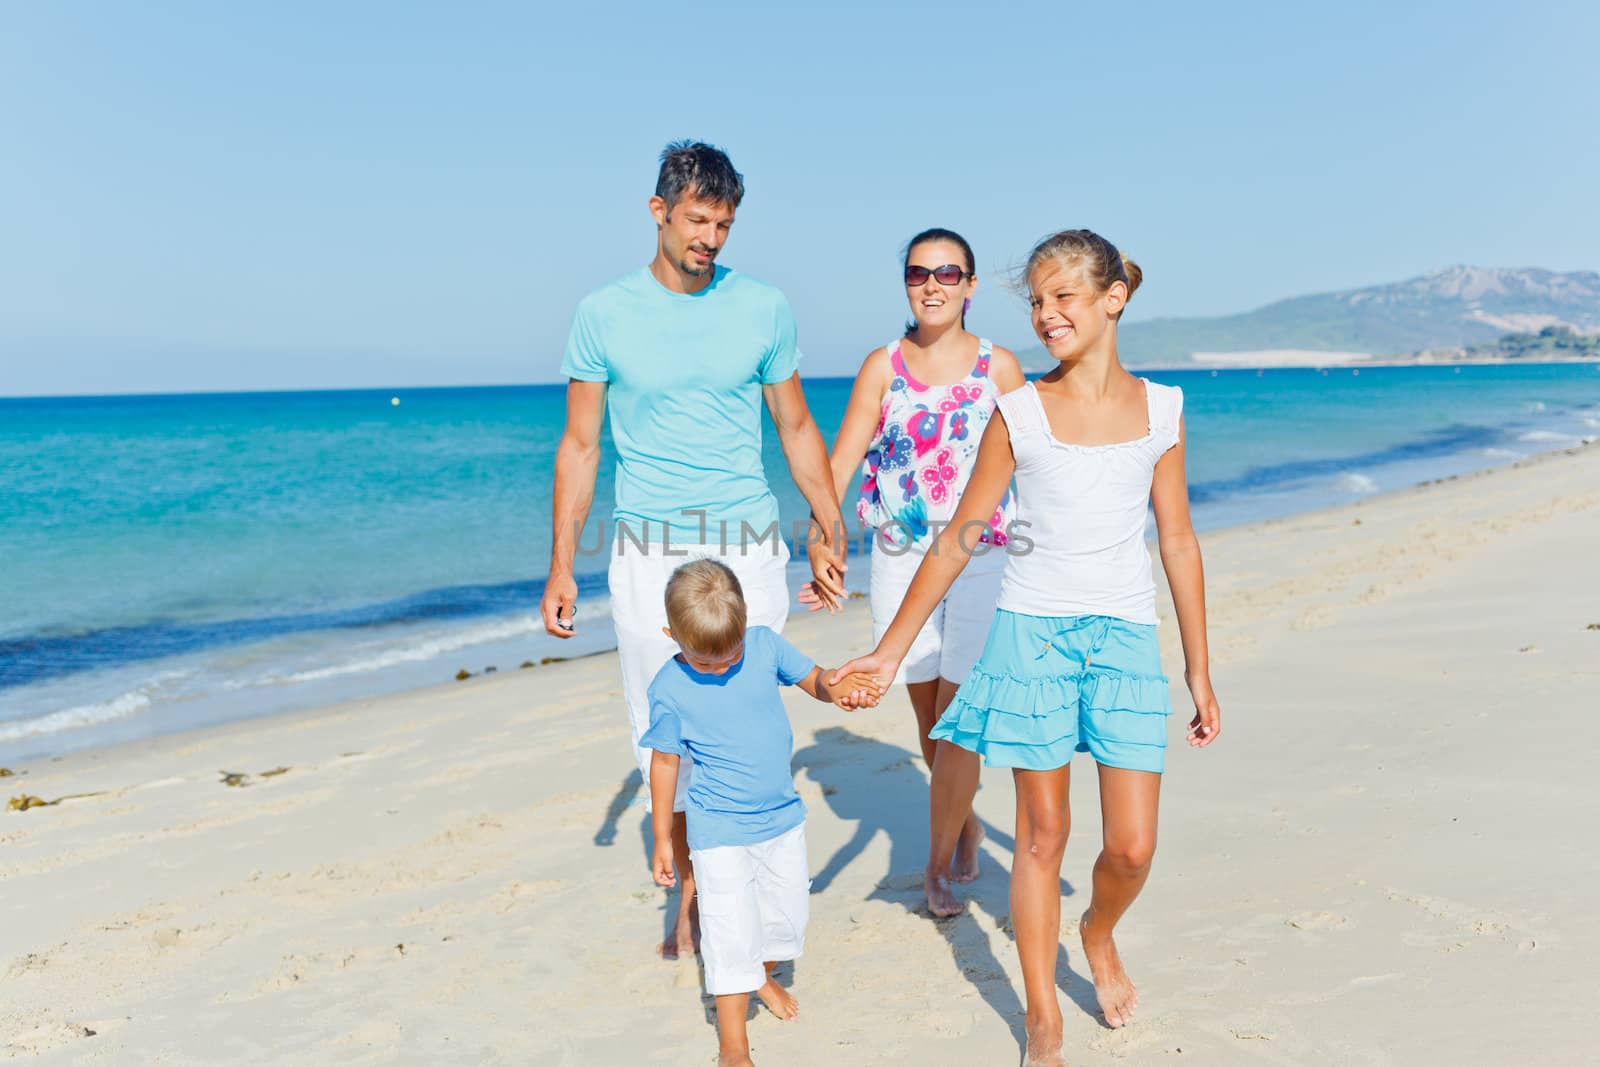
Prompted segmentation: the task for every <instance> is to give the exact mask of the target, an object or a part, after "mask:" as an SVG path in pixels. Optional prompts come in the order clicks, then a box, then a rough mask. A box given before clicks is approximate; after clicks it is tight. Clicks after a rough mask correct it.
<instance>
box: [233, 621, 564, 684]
mask: <svg viewBox="0 0 1600 1067" xmlns="http://www.w3.org/2000/svg"><path fill="white" fill-rule="evenodd" d="M543 632H544V621H543V619H541V618H540V617H539V616H537V615H526V616H523V617H522V618H519V619H513V620H510V621H508V622H501V623H494V624H490V625H487V626H473V627H470V628H468V629H466V630H464V631H461V632H458V633H452V634H446V635H441V636H437V637H433V638H430V639H428V640H425V641H421V642H420V643H418V644H406V645H400V646H398V647H395V648H390V649H387V650H386V651H383V652H380V653H378V654H377V655H375V656H368V657H366V658H364V659H354V660H350V661H348V662H345V663H335V664H331V665H329V666H327V667H318V668H316V669H314V670H305V671H296V672H295V673H293V674H291V675H288V676H287V677H284V678H281V679H276V678H274V679H264V680H263V683H265V682H275V681H281V682H284V683H289V684H293V683H297V682H319V681H322V680H323V679H325V678H337V677H340V676H341V675H346V674H366V673H368V672H370V671H381V670H384V669H385V668H388V667H398V666H399V665H400V664H402V663H420V662H422V661H423V660H429V659H433V658H434V657H435V656H442V655H444V654H445V653H446V652H455V651H458V650H459V649H463V648H470V647H472V646H473V645H481V644H483V643H484V642H486V641H502V640H505V639H506V638H508V637H521V636H522V635H524V634H531V633H543Z"/></svg>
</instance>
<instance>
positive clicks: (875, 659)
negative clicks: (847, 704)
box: [827, 649, 900, 711]
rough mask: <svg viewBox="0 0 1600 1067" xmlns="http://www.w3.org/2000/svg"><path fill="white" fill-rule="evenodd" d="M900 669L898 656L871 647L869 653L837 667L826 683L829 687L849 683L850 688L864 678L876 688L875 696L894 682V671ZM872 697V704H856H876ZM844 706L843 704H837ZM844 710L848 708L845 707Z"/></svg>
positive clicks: (880, 694) (879, 694) (881, 693)
mask: <svg viewBox="0 0 1600 1067" xmlns="http://www.w3.org/2000/svg"><path fill="white" fill-rule="evenodd" d="M899 669H900V657H899V656H895V655H890V654H889V653H886V652H881V651H879V650H878V649H873V650H872V652H871V654H869V655H866V656H862V657H860V658H859V659H853V660H851V661H850V662H849V663H846V664H845V665H844V666H843V667H840V668H838V669H837V670H835V671H834V672H833V673H832V674H830V675H828V677H827V683H828V687H829V688H830V689H832V688H835V687H840V686H843V685H844V684H845V683H849V684H850V688H852V689H854V688H856V686H857V681H856V680H857V679H864V680H866V681H867V682H869V683H871V685H872V686H873V687H874V688H875V689H876V692H877V696H879V697H881V696H882V695H883V693H884V691H885V690H886V689H888V688H889V686H890V685H891V684H893V682H894V676H895V672H897V671H898V670H899ZM877 702H878V701H877V699H876V698H874V699H873V701H872V705H858V706H863V707H869V706H874V705H876V704H877ZM839 706H840V707H844V705H843V704H840V705H839ZM846 710H847V711H848V710H850V709H848V708H846Z"/></svg>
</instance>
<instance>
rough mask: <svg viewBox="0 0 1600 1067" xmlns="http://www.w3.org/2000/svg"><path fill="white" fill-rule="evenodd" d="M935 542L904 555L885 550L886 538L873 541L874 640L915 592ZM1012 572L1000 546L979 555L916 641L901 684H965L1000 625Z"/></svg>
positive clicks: (917, 544)
mask: <svg viewBox="0 0 1600 1067" xmlns="http://www.w3.org/2000/svg"><path fill="white" fill-rule="evenodd" d="M930 543H931V542H929V541H926V540H924V541H920V542H914V543H913V544H912V545H911V546H910V547H909V548H907V549H906V550H905V551H903V552H899V554H898V555H897V554H895V553H896V551H897V550H896V549H894V548H892V547H890V548H885V547H884V543H883V538H882V536H878V537H876V538H875V539H874V540H873V543H872V574H871V593H872V640H873V643H874V644H876V643H877V642H879V641H882V640H883V635H884V634H885V633H887V632H888V630H889V624H890V623H891V622H893V621H894V615H895V612H897V611H899V610H900V604H901V602H902V601H903V600H905V598H906V591H907V590H908V589H910V588H911V579H912V578H913V577H915V576H916V573H917V568H918V567H920V566H921V565H922V559H923V556H924V555H925V554H926V553H927V550H928V545H929V544H930ZM1005 569H1006V550H1005V549H1004V548H1002V547H998V546H994V547H990V549H989V550H988V551H987V552H985V553H984V554H983V555H981V556H980V555H974V556H973V557H972V558H971V559H970V560H968V561H967V565H966V568H965V569H963V570H962V572H961V574H960V575H959V576H958V577H957V578H956V580H955V584H954V585H952V586H951V587H950V592H948V593H946V594H945V597H944V599H943V600H941V601H940V602H939V606H938V607H936V608H934V609H933V614H932V615H929V616H928V621H927V622H926V623H924V624H923V626H922V629H921V630H919V631H917V636H916V637H915V638H914V639H913V640H912V642H911V648H910V649H909V650H908V651H907V652H906V658H905V659H903V660H901V661H900V671H899V673H898V674H896V675H895V676H894V684H895V685H905V684H907V683H908V682H931V681H933V680H934V679H936V678H946V679H949V680H950V681H952V682H954V683H955V684H956V685H960V684H961V683H962V682H965V681H966V680H967V672H969V671H971V670H972V668H973V667H974V666H975V665H976V664H977V662H978V657H979V656H980V655H981V654H982V653H983V645H984V642H985V641H987V640H988V638H989V626H990V624H991V623H993V622H994V609H995V605H996V604H997V603H999V600H1000V576H1001V575H1002V574H1003V573H1005Z"/></svg>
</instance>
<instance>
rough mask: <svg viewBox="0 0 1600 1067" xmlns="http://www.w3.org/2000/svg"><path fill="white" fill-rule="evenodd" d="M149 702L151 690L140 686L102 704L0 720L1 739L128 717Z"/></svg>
mask: <svg viewBox="0 0 1600 1067" xmlns="http://www.w3.org/2000/svg"><path fill="white" fill-rule="evenodd" d="M149 706H150V694H149V693H147V692H145V689H144V687H140V688H139V689H135V690H133V691H132V692H129V693H123V694H122V695H121V696H119V697H116V698H114V699H112V700H106V701H102V702H101V703H99V704H84V705H82V706H81V707H76V708H66V709H64V710H62V711H52V712H51V713H50V714H48V715H40V716H37V717H35V718H32V719H22V720H19V721H17V722H8V723H0V742H6V741H20V740H21V739H22V738H24V737H38V736H39V735H40V734H55V733H60V732H61V731H62V730H79V729H82V728H84V727H86V726H98V725H100V724H101V723H105V722H111V721H112V720H113V719H126V718H128V717H129V716H130V715H137V714H139V712H141V711H143V710H145V709H146V708H148V707H149Z"/></svg>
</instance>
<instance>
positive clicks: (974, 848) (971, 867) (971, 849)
mask: <svg viewBox="0 0 1600 1067" xmlns="http://www.w3.org/2000/svg"><path fill="white" fill-rule="evenodd" d="M972 825H973V827H974V831H973V832H972V833H970V834H967V833H963V834H962V835H961V840H959V841H957V842H956V854H955V855H954V856H952V857H950V880H951V881H952V882H970V881H972V880H974V879H975V878H977V877H978V846H979V845H981V844H983V824H982V823H981V822H979V821H978V820H976V819H974V820H972Z"/></svg>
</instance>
